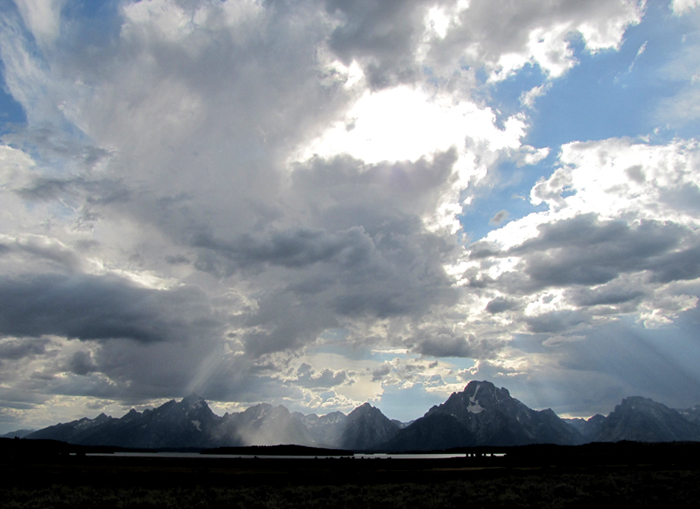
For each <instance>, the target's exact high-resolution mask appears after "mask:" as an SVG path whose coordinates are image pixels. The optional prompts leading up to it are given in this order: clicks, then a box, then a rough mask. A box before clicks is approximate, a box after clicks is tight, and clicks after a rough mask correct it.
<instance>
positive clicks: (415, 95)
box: [0, 0, 700, 432]
mask: <svg viewBox="0 0 700 509" xmlns="http://www.w3.org/2000/svg"><path fill="white" fill-rule="evenodd" d="M0 85H1V87H0V432H7V431H11V430H15V429H20V428H40V427H44V426H48V425H50V424H55V423H57V422H66V421H70V420H73V419H77V418H80V417H83V416H88V417H94V416H96V415H98V414H99V413H101V412H105V413H107V414H108V415H113V416H116V417H119V416H121V415H123V414H124V413H126V412H127V411H128V410H129V409H130V408H132V407H133V408H136V409H139V410H141V409H144V408H147V407H150V406H155V405H159V404H161V403H163V402H165V401H167V400H169V399H179V398H182V397H184V396H187V395H188V394H193V393H195V394H198V395H200V396H202V397H204V398H205V399H207V401H209V402H210V405H211V407H212V409H213V410H214V411H215V412H217V413H219V414H223V413H224V412H226V411H228V412H234V411H240V410H243V409H245V408H247V407H249V406H251V405H254V404H257V403H261V402H267V403H272V404H275V405H280V404H282V405H285V406H286V407H287V408H289V409H290V410H292V411H299V412H302V413H305V414H308V413H316V414H319V415H321V414H326V413H329V412H332V411H336V410H341V411H344V412H349V411H350V410H352V409H353V408H355V407H356V406H358V405H360V404H362V403H364V402H366V401H369V402H370V403H371V404H372V405H374V406H376V407H378V408H380V409H381V410H382V411H383V412H384V414H385V415H387V416H388V417H390V418H395V419H400V420H403V421H408V420H411V419H415V418H418V417H420V416H421V415H423V414H424V413H425V412H426V411H427V410H428V409H429V408H430V407H431V406H432V405H435V404H439V403H441V402H442V401H444V400H445V399H446V398H447V397H448V396H449V395H450V394H451V393H452V392H455V391H461V390H462V389H463V388H464V386H465V385H466V384H467V383H468V382H469V381H470V380H490V381H492V382H493V383H495V384H496V385H497V386H499V387H506V388H508V389H509V390H510V392H511V394H512V395H513V396H514V397H516V398H518V399H520V400H521V401H522V402H523V403H525V404H526V405H528V406H530V407H532V408H536V409H543V408H552V409H553V410H554V411H555V412H557V413H558V414H559V415H561V416H569V417H588V416H590V415H593V414H595V413H602V414H607V413H609V412H610V411H612V410H613V409H614V407H615V405H616V404H619V403H620V401H621V400H622V398H624V397H628V396H633V395H641V396H644V397H649V398H652V399H654V400H656V401H659V402H661V403H664V404H666V405H668V406H670V407H674V408H687V407H690V406H693V405H695V404H698V403H700V363H698V362H697V359H698V358H700V334H699V333H698V331H699V330H700V311H699V308H698V296H699V295H700V236H699V235H698V228H699V227H700V187H699V186H700V145H699V140H698V136H699V133H700V129H699V127H700V1H699V0H673V1H663V0H658V1H653V0H649V1H647V2H642V1H636V0H585V1H581V0H527V1H521V2H512V1H510V0H458V1H455V0H425V1H423V0H342V1H341V0H269V1H256V0H239V1H233V0H227V1H221V0H141V1H138V2H137V1H131V0H99V1H94V0H90V1H88V0H0Z"/></svg>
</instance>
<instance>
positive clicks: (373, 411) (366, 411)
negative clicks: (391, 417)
mask: <svg viewBox="0 0 700 509" xmlns="http://www.w3.org/2000/svg"><path fill="white" fill-rule="evenodd" d="M380 414H381V415H382V416H384V414H383V413H382V411H381V410H379V409H378V408H377V407H374V406H372V405H370V404H369V403H368V402H367V403H362V404H361V405H360V406H358V407H357V408H356V409H355V410H353V411H352V412H350V413H349V414H348V417H352V418H356V417H360V416H363V415H380Z"/></svg>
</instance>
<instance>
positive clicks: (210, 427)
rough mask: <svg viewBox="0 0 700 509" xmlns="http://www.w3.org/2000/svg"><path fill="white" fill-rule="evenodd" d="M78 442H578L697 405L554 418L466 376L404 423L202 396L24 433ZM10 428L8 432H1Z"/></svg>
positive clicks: (367, 409) (683, 420)
mask: <svg viewBox="0 0 700 509" xmlns="http://www.w3.org/2000/svg"><path fill="white" fill-rule="evenodd" d="M23 434H24V435H25V438H27V439H53V440H60V441H64V442H68V443H72V444H78V445H107V446H118V447H125V448H145V449H163V448H212V447H239V446H250V445H277V444H296V445H305V446H314V447H327V448H333V449H345V450H356V451H359V450H361V451H394V452H401V451H429V450H444V449H450V448H456V447H472V446H487V445H488V446H515V445H528V444H541V443H551V444H559V445H578V444H583V443H587V442H616V441H621V440H634V441H644V442H668V441H700V406H696V407H693V408H690V409H687V410H673V409H671V408H668V407H667V406H665V405H663V404H661V403H657V402H655V401H652V400H650V399H646V398H642V397H638V396H636V397H630V398H626V399H624V400H623V401H622V403H621V404H620V405H618V406H617V407H615V410H614V411H613V412H611V413H610V414H609V415H608V416H607V417H604V416H602V415H595V416H593V417H591V418H590V419H587V420H584V419H561V418H559V417H558V416H557V415H556V414H555V413H554V412H553V411H552V410H551V409H546V410H533V409H531V408H528V407H527V406H526V405H524V404H523V403H521V402H520V401H518V400H517V399H515V398H513V397H512V396H511V395H510V393H509V392H508V390H507V389H505V388H497V387H496V386H495V385H493V384H492V383H491V382H487V381H472V382H469V384H468V385H467V386H466V387H465V389H464V391H462V392H458V393H453V394H452V395H451V396H450V397H449V398H448V399H447V400H446V401H445V402H444V403H442V404H441V405H437V406H434V407H432V408H431V409H430V410H428V412H426V413H425V415H424V416H423V417H421V418H419V419H416V420H415V421H413V422H411V423H408V424H404V423H401V422H399V421H394V420H390V419H389V418H387V417H386V416H385V415H384V414H382V412H381V411H380V410H379V409H378V408H375V407H373V406H372V405H370V404H369V403H365V404H363V405H361V406H359V407H357V408H356V409H354V410H353V411H352V412H350V414H348V415H345V414H343V413H342V412H332V413H329V414H326V415H322V416H318V415H316V414H310V415H304V414H301V413H298V412H295V413H291V412H290V411H289V410H288V409H287V408H285V407H284V406H276V407H275V406H272V405H269V404H260V405H255V406H253V407H250V408H248V409H247V410H245V411H243V412H236V413H226V414H224V415H223V416H218V415H216V414H215V413H214V412H212V411H211V409H210V408H209V405H208V404H207V402H206V401H205V400H204V399H202V398H199V397H197V396H194V395H192V396H188V397H186V398H184V399H183V400H182V401H180V402H176V401H174V400H172V401H169V402H167V403H165V404H163V405H162V406H160V407H158V408H154V409H148V410H144V411H143V412H138V411H136V410H134V409H132V410H130V411H129V412H128V413H127V414H126V415H124V416H123V417H121V418H114V417H110V416H107V415H105V414H101V415H99V416H98V417H96V418H94V419H88V418H83V419H80V420H77V421H72V422H68V423H61V424H56V425H54V426H49V427H47V428H44V429H41V430H38V431H34V432H31V433H28V434H26V431H25V432H24V433H23ZM8 435H11V434H8Z"/></svg>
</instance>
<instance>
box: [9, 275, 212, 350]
mask: <svg viewBox="0 0 700 509" xmlns="http://www.w3.org/2000/svg"><path fill="white" fill-rule="evenodd" d="M0 301H1V302H3V306H2V307H1V308H0V334H2V335H9V336H33V337H38V336H43V335H57V336H65V337H68V338H75V339H81V340H104V339H110V338H128V339H132V340H134V341H138V342H146V343H148V342H154V341H169V340H182V339H185V338H187V336H188V334H189V333H193V332H194V331H196V330H206V329H213V328H215V327H216V326H217V323H216V321H215V320H213V319H212V318H211V317H210V316H209V314H208V312H207V310H206V308H202V304H203V302H204V298H203V295H202V294H201V292H200V291H198V290H196V289H193V288H187V287H182V288H177V289H175V290H170V291H157V290H149V289H144V288H139V287H136V286H133V285H131V284H129V283H127V282H126V281H125V280H122V279H119V278H116V277H110V276H85V275H81V276H64V275H56V274H46V275H37V276H22V277H15V278H10V277H4V278H2V279H0Z"/></svg>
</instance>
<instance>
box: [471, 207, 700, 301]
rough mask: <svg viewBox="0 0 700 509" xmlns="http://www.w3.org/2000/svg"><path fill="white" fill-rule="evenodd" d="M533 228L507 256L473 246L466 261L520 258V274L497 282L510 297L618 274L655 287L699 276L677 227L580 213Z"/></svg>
mask: <svg viewBox="0 0 700 509" xmlns="http://www.w3.org/2000/svg"><path fill="white" fill-rule="evenodd" d="M538 229H539V235H538V236H537V237H535V238H532V239H530V240H527V241H525V242H524V243H523V244H521V245H519V246H516V247H514V248H512V249H509V250H507V251H496V248H495V246H493V245H490V244H488V243H486V242H478V243H475V244H474V245H472V246H471V253H470V257H471V258H476V259H478V258H482V259H487V258H489V257H497V258H501V257H507V256H519V257H521V260H522V261H521V263H522V265H521V267H522V271H521V272H519V273H516V272H511V273H506V274H505V275H503V276H501V277H500V278H499V284H501V285H503V286H505V287H506V288H508V289H509V290H511V291H516V292H532V291H537V290H539V289H542V288H547V287H567V286H574V285H582V286H591V285H601V284H605V283H609V282H611V281H613V280H614V279H616V278H618V277H619V276H620V275H622V274H629V273H635V272H642V271H648V273H649V275H650V279H651V280H652V281H654V282H660V283H669V282H671V281H678V280H689V279H695V278H697V277H699V276H700V247H698V246H697V245H696V244H693V245H687V244H688V242H689V241H692V239H693V237H694V235H693V233H692V231H691V230H689V229H688V228H686V227H684V226H681V225H678V224H674V223H671V222H661V221H648V220H643V221H640V222H639V223H638V224H629V223H627V222H626V221H619V220H618V221H601V220H599V219H598V217H597V216H596V215H595V214H586V215H582V216H577V217H575V218H572V219H566V220H562V221H557V222H555V223H551V224H544V225H540V226H539V227H538ZM523 276H524V277H523ZM611 298H612V297H611ZM613 299H614V298H613ZM601 303H602V302H601ZM590 305H593V304H590Z"/></svg>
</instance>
